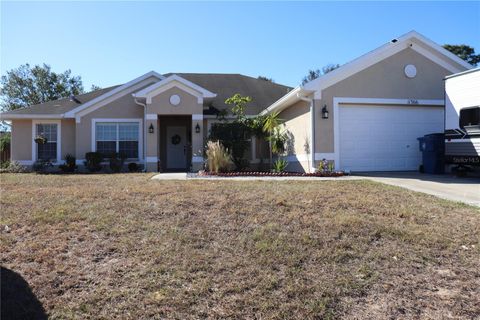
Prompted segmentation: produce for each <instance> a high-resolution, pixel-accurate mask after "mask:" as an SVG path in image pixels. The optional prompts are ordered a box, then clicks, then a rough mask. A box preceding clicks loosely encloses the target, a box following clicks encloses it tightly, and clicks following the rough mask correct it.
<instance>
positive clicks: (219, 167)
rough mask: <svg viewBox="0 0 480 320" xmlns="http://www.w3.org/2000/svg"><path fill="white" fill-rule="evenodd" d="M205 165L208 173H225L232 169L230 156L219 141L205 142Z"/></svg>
mask: <svg viewBox="0 0 480 320" xmlns="http://www.w3.org/2000/svg"><path fill="white" fill-rule="evenodd" d="M206 154H207V165H208V170H209V171H210V172H216V173H218V172H226V171H229V170H231V169H232V167H233V161H232V156H231V155H230V153H229V152H228V149H227V150H226V149H225V148H224V147H223V145H222V144H221V143H220V141H208V142H207V151H206Z"/></svg>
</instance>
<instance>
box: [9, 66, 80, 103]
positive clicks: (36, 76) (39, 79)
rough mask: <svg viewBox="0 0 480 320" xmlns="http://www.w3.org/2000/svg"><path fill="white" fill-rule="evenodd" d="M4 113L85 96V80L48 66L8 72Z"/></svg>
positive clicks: (22, 68)
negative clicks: (72, 96)
mask: <svg viewBox="0 0 480 320" xmlns="http://www.w3.org/2000/svg"><path fill="white" fill-rule="evenodd" d="M0 90H1V93H0V108H1V110H2V111H3V112H5V111H12V110H15V109H18V108H22V107H26V106H29V105H34V104H39V103H43V102H47V101H51V100H56V99H60V98H65V97H69V96H70V95H77V94H81V93H83V92H84V91H83V85H82V79H81V78H80V76H73V75H72V72H71V71H70V70H67V71H64V72H63V73H55V72H53V71H52V70H51V67H50V66H49V65H47V64H43V65H42V66H39V65H36V66H34V67H33V68H32V67H30V65H29V64H28V63H27V64H25V65H21V66H20V67H18V68H17V69H12V70H10V71H7V74H6V75H3V76H2V77H1V80H0Z"/></svg>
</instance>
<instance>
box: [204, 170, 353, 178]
mask: <svg viewBox="0 0 480 320" xmlns="http://www.w3.org/2000/svg"><path fill="white" fill-rule="evenodd" d="M198 175H200V176H217V177H342V176H345V175H346V174H345V173H344V172H342V171H333V172H315V173H305V172H268V171H234V172H218V173H216V172H207V171H201V172H199V173H198Z"/></svg>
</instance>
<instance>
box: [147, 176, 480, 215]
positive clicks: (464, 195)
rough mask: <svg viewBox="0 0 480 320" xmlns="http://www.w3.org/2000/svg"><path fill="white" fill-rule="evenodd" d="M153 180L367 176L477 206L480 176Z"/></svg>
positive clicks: (189, 177) (165, 177)
mask: <svg viewBox="0 0 480 320" xmlns="http://www.w3.org/2000/svg"><path fill="white" fill-rule="evenodd" d="M152 179H154V180H187V179H191V180H231V181H232V180H233V181H255V180H263V181H283V180H300V181H301V180H303V181H316V180H317V181H318V180H336V181H343V180H360V179H368V180H372V181H376V182H381V183H385V184H389V185H393V186H397V187H402V188H406V189H409V190H413V191H417V192H423V193H427V194H431V195H434V196H436V197H439V198H442V199H447V200H452V201H460V202H464V203H467V204H470V205H474V206H478V207H480V179H479V178H457V177H454V176H451V175H431V174H421V173H417V172H376V173H364V174H358V175H353V176H345V177H325V178H322V177H215V176H213V177H212V176H210V177H209V176H199V175H197V174H194V173H160V174H157V175H155V176H153V177H152Z"/></svg>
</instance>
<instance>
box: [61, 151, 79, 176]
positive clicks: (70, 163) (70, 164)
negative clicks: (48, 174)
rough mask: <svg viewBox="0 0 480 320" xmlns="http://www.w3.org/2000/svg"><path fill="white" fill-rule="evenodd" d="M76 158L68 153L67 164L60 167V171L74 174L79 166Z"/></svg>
mask: <svg viewBox="0 0 480 320" xmlns="http://www.w3.org/2000/svg"><path fill="white" fill-rule="evenodd" d="M75 162H76V158H75V157H74V156H73V155H71V154H69V153H67V154H66V155H65V164H62V165H60V166H59V168H60V170H62V171H63V172H74V171H75V169H77V165H76V163H75Z"/></svg>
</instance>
